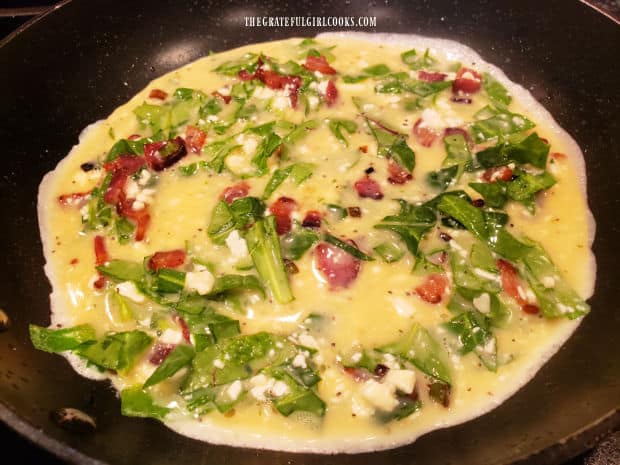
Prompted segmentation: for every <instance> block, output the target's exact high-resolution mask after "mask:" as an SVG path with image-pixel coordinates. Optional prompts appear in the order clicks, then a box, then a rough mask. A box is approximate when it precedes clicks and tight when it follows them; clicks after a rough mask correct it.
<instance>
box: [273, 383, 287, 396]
mask: <svg viewBox="0 0 620 465" xmlns="http://www.w3.org/2000/svg"><path fill="white" fill-rule="evenodd" d="M288 390H289V389H288V385H287V384H286V383H285V382H284V381H276V382H275V383H273V386H272V387H271V389H270V390H269V393H270V394H271V395H272V396H274V397H282V396H283V395H284V394H286V393H287V392H288Z"/></svg>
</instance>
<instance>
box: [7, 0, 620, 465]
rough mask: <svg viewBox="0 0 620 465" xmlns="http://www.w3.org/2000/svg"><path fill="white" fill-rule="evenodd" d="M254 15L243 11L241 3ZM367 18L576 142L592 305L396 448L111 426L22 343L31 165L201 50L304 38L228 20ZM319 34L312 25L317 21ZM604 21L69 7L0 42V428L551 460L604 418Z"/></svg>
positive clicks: (561, 9) (557, 8)
mask: <svg viewBox="0 0 620 465" xmlns="http://www.w3.org/2000/svg"><path fill="white" fill-rule="evenodd" d="M253 5H260V6H253ZM264 14H269V15H271V16H280V15H287V16H301V15H307V14H313V15H330V16H331V15H336V16H340V15H347V16H365V15H370V16H376V17H377V27H376V29H366V30H367V31H373V30H374V31H378V32H402V33H407V32H409V33H412V32H413V33H420V34H425V35H429V36H437V37H445V38H450V39H455V40H458V41H460V42H463V43H465V44H467V45H469V46H471V47H473V48H474V49H476V50H478V51H479V52H480V54H481V55H482V56H483V57H484V58H485V59H486V60H488V61H490V62H492V63H495V64H497V65H499V66H500V67H502V68H503V69H504V70H505V71H506V73H507V74H508V76H509V77H510V78H511V79H512V80H513V81H516V82H518V83H521V84H523V85H525V86H526V87H527V88H529V89H531V92H532V93H533V94H534V95H535V96H536V98H538V99H539V100H540V101H541V102H542V103H543V105H544V106H546V107H547V108H548V109H549V110H550V111H551V113H552V114H553V115H554V116H555V117H556V119H557V120H558V121H559V123H560V124H561V125H562V126H563V127H564V128H566V129H567V130H568V132H569V133H571V134H572V135H573V136H574V137H575V138H576V140H577V142H578V143H579V144H580V146H581V147H582V148H583V150H584V153H585V157H586V163H587V171H588V191H589V196H590V197H589V199H590V205H591V207H592V210H593V212H594V215H595V217H596V219H597V235H596V242H595V245H594V249H595V253H596V256H597V260H598V267H599V274H598V280H597V285H596V293H595V295H594V297H593V298H592V300H591V303H592V308H593V311H592V313H591V314H590V315H589V316H588V317H587V318H586V319H585V321H584V322H583V324H582V326H581V327H580V328H579V330H578V331H577V333H576V334H575V335H574V336H573V337H572V339H571V340H570V341H569V342H568V343H567V344H566V345H565V346H564V347H563V348H562V349H561V350H560V352H559V353H558V354H557V355H556V356H555V357H554V358H553V359H552V360H551V361H550V363H549V364H547V365H546V366H545V367H544V368H543V369H542V370H541V372H540V373H539V374H538V375H537V376H536V377H535V379H534V380H532V381H531V382H530V383H529V384H528V385H527V386H526V387H524V388H523V389H522V390H521V391H520V392H519V393H518V394H516V395H515V396H514V397H513V398H511V399H510V400H509V401H507V402H506V403H505V404H503V405H502V406H500V407H499V408H497V409H496V410H494V411H493V412H491V413H490V414H488V415H485V416H483V417H481V418H479V419H477V420H474V421H471V422H468V423H466V424H464V425H461V426H457V427H453V428H449V429H446V430H442V431H436V432H434V433H431V434H428V435H426V436H424V437H423V438H421V439H419V440H418V441H417V442H416V443H415V444H413V445H410V446H407V447H402V448H399V449H395V450H391V451H385V452H379V453H375V454H362V455H354V456H312V455H294V454H288V453H280V452H270V451H257V450H247V449H235V448H230V447H223V446H211V445H208V444H204V443H200V442H197V441H193V440H190V439H187V438H184V437H182V436H179V435H176V434H174V433H172V432H170V431H169V430H167V429H166V428H165V427H164V426H162V425H161V424H159V423H157V422H155V421H150V420H139V419H131V418H124V417H122V416H121V415H120V413H119V403H118V401H117V399H116V398H115V395H114V392H113V391H112V390H111V389H110V387H109V386H108V385H107V384H106V383H97V382H91V381H88V380H85V379H83V378H80V377H79V376H78V375H77V374H75V373H74V372H73V370H72V369H71V368H70V367H69V365H68V364H67V363H66V362H65V361H64V360H63V359H62V358H61V357H58V356H51V355H48V354H45V353H42V352H37V351H35V350H34V349H33V348H32V346H31V344H30V342H29V339H28V336H27V325H28V323H30V322H35V323H38V324H47V323H48V321H49V319H48V312H49V301H48V294H49V291H50V287H49V284H48V282H47V280H46V279H45V276H44V274H43V269H42V265H43V257H42V254H41V246H40V242H39V237H38V236H39V233H38V228H37V222H36V192H37V186H38V184H39V181H40V179H41V177H42V176H43V174H44V173H46V172H47V171H49V170H50V169H52V168H53V167H54V165H55V164H56V163H57V162H58V160H60V159H61V158H62V157H63V156H64V155H65V154H66V153H67V152H68V150H69V149H70V147H71V146H72V145H73V144H74V143H76V141H77V135H78V134H79V132H80V130H81V129H82V128H84V127H85V126H86V125H87V124H89V123H91V122H93V121H95V120H97V119H100V118H104V117H106V116H107V115H108V113H110V112H111V110H112V109H114V108H115V107H116V106H118V105H120V104H122V103H123V102H125V101H126V100H128V99H129V98H130V97H131V96H133V95H134V94H135V93H136V92H138V91H139V90H140V89H142V88H143V87H144V86H145V85H146V84H147V83H148V82H149V81H150V80H151V79H153V78H154V77H156V76H159V75H161V74H163V73H165V72H167V71H169V70H171V69H173V68H176V67H178V66H181V65H183V64H186V63H188V62H189V61H191V60H194V59H195V58H198V57H200V56H202V55H205V54H207V53H208V52H209V51H210V50H215V51H219V50H225V49H229V48H232V47H236V46H240V45H243V44H247V43H252V42H260V41H266V40H271V39H277V38H284V37H289V36H312V35H314V34H315V33H317V32H321V30H319V29H314V28H304V29H302V28H249V27H244V26H243V17H244V16H251V15H255V16H259V15H261V16H262V15H264ZM322 30H325V29H322ZM619 58H620V27H619V26H618V25H616V24H614V23H613V22H612V21H610V20H609V19H608V18H605V17H604V16H602V15H600V14H599V13H597V12H595V11H594V10H592V9H590V8H589V7H587V6H586V5H584V4H582V3H579V2H577V1H576V0H575V1H569V0H552V1H544V2H542V1H539V0H512V1H503V2H495V1H493V0H480V1H467V2H460V1H456V0H455V1H440V0H434V1H416V2H411V1H389V0H386V1H385V2H384V1H381V2H374V1H371V2H369V3H361V2H360V3H356V2H352V3H349V4H345V3H335V2H334V3H332V2H329V1H320V2H310V1H301V0H300V1H296V2H291V3H285V2H279V1H273V0H267V1H263V2H245V1H241V0H232V1H230V2H201V1H189V0H188V1H185V0H183V1H181V0H161V1H155V0H148V1H138V0H124V1H103V0H88V1H87V0H74V1H72V2H68V3H64V4H63V6H62V7H60V8H59V9H58V10H56V11H54V12H52V13H51V14H48V15H47V16H45V17H44V18H42V19H40V20H38V21H36V22H34V23H33V24H30V25H29V27H27V28H25V29H24V30H22V31H21V32H20V33H18V34H16V35H14V36H12V37H9V38H8V40H6V41H4V42H3V43H2V46H1V47H0V70H1V71H0V97H1V98H0V101H1V102H2V104H1V107H0V108H1V109H0V121H1V123H0V124H1V125H2V126H1V127H2V129H1V132H0V136H1V137H0V147H1V148H2V150H1V151H2V153H1V155H0V173H1V178H0V201H1V205H2V207H1V210H0V212H1V220H0V221H1V222H0V224H1V227H0V257H2V258H1V260H2V267H1V269H2V273H1V276H2V279H0V307H1V308H3V309H4V310H5V311H6V313H8V315H9V316H10V318H11V327H10V329H9V330H8V331H7V332H5V333H4V334H0V399H1V400H0V418H1V419H2V420H4V421H5V422H6V423H8V424H9V425H10V426H12V427H13V428H15V429H16V430H18V431H19V432H20V433H22V434H24V435H25V436H27V437H29V438H30V439H31V440H32V441H34V442H36V443H37V444H39V445H41V446H43V447H45V448H47V449H48V450H50V451H52V452H53V453H55V454H57V455H59V456H61V457H63V458H65V459H67V460H69V461H71V462H76V463H77V462H79V463H102V462H109V463H114V464H120V463H126V464H137V463H150V464H176V465H184V464H192V465H198V464H227V463H231V464H237V463H244V464H267V463H268V464H273V465H276V464H327V463H329V464H331V463H343V464H351V465H354V464H367V463H386V464H405V463H407V464H427V463H433V464H444V463H445V464H449V463H458V464H463V465H464V464H506V463H512V462H518V461H527V462H528V463H545V464H547V463H548V464H551V463H559V462H560V461H561V460H564V459H566V458H568V457H570V456H572V455H575V454H577V453H578V452H580V451H582V450H584V449H585V448H586V447H587V446H588V444H589V442H590V441H592V440H594V438H596V436H597V435H598V434H601V433H602V432H604V431H606V430H609V429H612V428H615V427H617V426H618V423H619V418H618V405H619V400H620V384H619V380H620V357H619V356H618V355H619V354H618V346H619V345H620V344H619V336H618V335H619V334H620V324H619V322H620V312H619V311H618V306H617V302H618V297H619V296H618V294H619V293H618V292H617V289H618V286H617V284H616V283H617V281H616V280H617V277H618V272H617V264H618V261H619V259H620V247H619V246H618V238H619V235H620V227H619V226H618V224H619V223H618V220H617V214H618V211H620V205H619V203H620V195H619V192H620V182H619V179H620V152H619V150H620V149H619V148H618V147H620V117H619V116H618V115H620V91H619V90H618V89H619V88H620V79H619V77H618V73H619V69H618V59H619ZM58 407H76V408H80V409H82V410H84V411H86V412H88V413H90V414H92V415H93V416H94V417H95V418H96V420H97V425H98V427H97V431H96V432H95V433H93V434H82V435H76V434H74V433H70V432H67V431H65V430H63V429H61V428H59V427H58V426H57V425H56V424H55V423H54V422H52V421H51V420H50V411H52V410H55V409H57V408H58Z"/></svg>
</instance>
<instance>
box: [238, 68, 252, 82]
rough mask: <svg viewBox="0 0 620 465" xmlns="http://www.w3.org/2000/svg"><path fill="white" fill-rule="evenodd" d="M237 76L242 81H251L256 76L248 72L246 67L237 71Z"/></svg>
mask: <svg viewBox="0 0 620 465" xmlns="http://www.w3.org/2000/svg"><path fill="white" fill-rule="evenodd" d="M237 77H238V78H239V79H241V80H242V81H251V80H252V79H255V78H256V76H255V75H254V74H251V73H250V72H248V70H247V69H242V70H241V71H239V72H238V73H237Z"/></svg>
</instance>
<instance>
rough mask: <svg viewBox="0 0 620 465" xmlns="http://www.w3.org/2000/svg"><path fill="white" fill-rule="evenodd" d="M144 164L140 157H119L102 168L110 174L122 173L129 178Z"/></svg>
mask: <svg viewBox="0 0 620 465" xmlns="http://www.w3.org/2000/svg"><path fill="white" fill-rule="evenodd" d="M145 164H146V161H145V160H144V158H142V157H138V156H136V155H121V156H119V157H117V158H115V159H114V160H112V161H109V162H107V163H104V165H103V168H104V169H105V170H106V171H109V172H110V173H117V172H119V171H124V172H125V173H127V175H128V176H131V175H132V174H134V173H135V172H136V171H138V170H139V169H140V168H142V167H143V166H144V165H145Z"/></svg>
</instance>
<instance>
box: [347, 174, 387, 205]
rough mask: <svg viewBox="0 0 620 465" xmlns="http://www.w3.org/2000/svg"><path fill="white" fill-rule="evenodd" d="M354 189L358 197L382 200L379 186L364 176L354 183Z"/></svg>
mask: <svg viewBox="0 0 620 465" xmlns="http://www.w3.org/2000/svg"><path fill="white" fill-rule="evenodd" d="M354 187H355V190H356V191H357V194H358V195H359V196H360V197H363V198H369V199H374V200H381V199H382V198H383V191H382V190H381V186H380V185H379V183H378V182H377V181H375V180H374V179H372V178H371V177H370V176H364V177H363V178H362V179H360V180H359V181H356V182H355V184H354Z"/></svg>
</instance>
